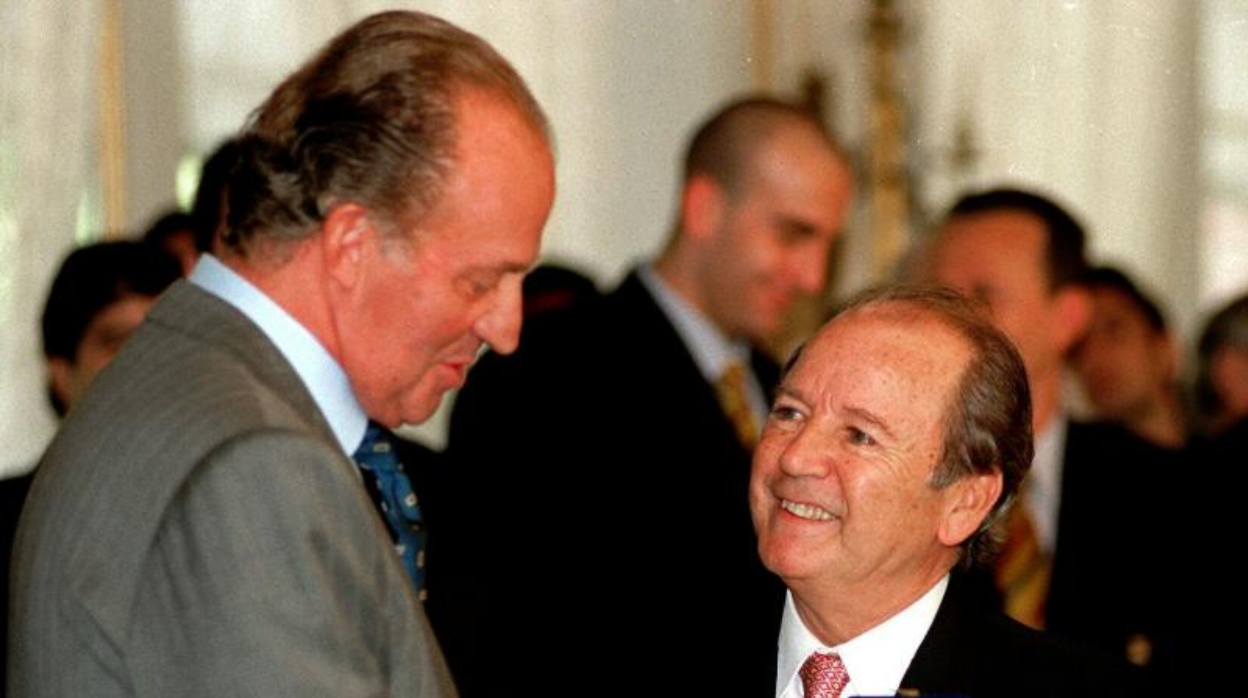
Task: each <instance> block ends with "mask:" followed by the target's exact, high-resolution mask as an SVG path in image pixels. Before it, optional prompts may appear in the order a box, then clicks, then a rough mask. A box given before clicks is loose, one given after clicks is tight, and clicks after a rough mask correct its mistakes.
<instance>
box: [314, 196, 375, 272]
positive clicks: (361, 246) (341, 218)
mask: <svg viewBox="0 0 1248 698" xmlns="http://www.w3.org/2000/svg"><path fill="white" fill-rule="evenodd" d="M375 235H377V231H376V228H375V227H374V224H373V221H372V219H371V218H370V217H369V214H368V210H367V209H365V208H364V207H363V206H360V205H359V204H356V203H350V202H348V203H345V204H339V205H337V206H334V207H333V208H331V209H330V210H329V213H327V214H326V215H325V220H324V221H323V222H322V223H321V235H320V245H321V254H322V256H323V258H324V260H325V268H326V270H327V271H328V273H329V275H330V277H331V278H333V279H334V280H335V281H337V282H338V284H339V285H341V286H343V287H345V288H352V287H354V286H355V284H356V281H357V280H358V279H359V278H360V270H361V269H362V268H363V264H364V256H365V252H366V247H365V246H366V243H367V242H368V241H369V238H370V237H373V236H375Z"/></svg>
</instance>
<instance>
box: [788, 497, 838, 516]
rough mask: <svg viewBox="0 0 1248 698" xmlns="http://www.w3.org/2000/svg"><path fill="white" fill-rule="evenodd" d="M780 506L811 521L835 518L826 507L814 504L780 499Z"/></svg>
mask: <svg viewBox="0 0 1248 698" xmlns="http://www.w3.org/2000/svg"><path fill="white" fill-rule="evenodd" d="M780 507H781V508H782V509H784V510H785V511H787V512H789V513H790V514H792V515H794V516H797V517H800V518H803V519H810V520H812V521H831V520H832V519H834V518H836V517H835V516H833V515H832V513H831V512H829V511H828V510H826V509H821V508H819V507H817V506H815V505H814V504H803V503H801V502H790V501H789V500H787V499H784V500H781V501H780Z"/></svg>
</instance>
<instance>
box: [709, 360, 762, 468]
mask: <svg viewBox="0 0 1248 698" xmlns="http://www.w3.org/2000/svg"><path fill="white" fill-rule="evenodd" d="M746 376H747V374H746V368H745V365H744V364H742V363H741V362H739V361H734V362H732V363H730V364H728V365H727V366H726V367H724V370H723V371H722V372H721V373H720V374H719V381H718V383H717V384H716V386H715V392H716V393H718V395H719V404H720V407H721V408H723V410H724V416H726V417H727V418H728V421H729V422H731V423H732V428H733V429H734V430H735V431H736V432H737V438H738V439H739V440H740V441H741V445H742V446H744V447H745V448H746V449H747V450H753V449H754V446H755V444H756V443H757V442H758V422H757V421H756V420H755V418H754V411H753V409H752V408H751V407H750V399H749V396H748V393H747V391H746V387H745V385H746V380H747V378H746Z"/></svg>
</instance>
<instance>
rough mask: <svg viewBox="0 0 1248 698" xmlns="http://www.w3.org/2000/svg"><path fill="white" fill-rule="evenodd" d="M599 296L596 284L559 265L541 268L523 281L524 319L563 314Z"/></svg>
mask: <svg viewBox="0 0 1248 698" xmlns="http://www.w3.org/2000/svg"><path fill="white" fill-rule="evenodd" d="M599 295H600V293H599V291H598V286H597V284H595V283H594V280H593V279H591V278H589V277H588V276H586V275H585V274H583V273H581V272H579V271H577V270H575V269H572V268H571V267H566V266H562V265H559V264H542V265H540V266H538V267H537V268H536V269H534V270H533V271H531V272H529V275H528V276H526V277H524V318H525V319H526V320H529V319H532V318H534V317H537V316H540V315H546V314H547V313H551V312H556V311H561V310H566V309H568V308H570V307H572V306H574V305H578V304H580V303H583V302H585V301H587V300H591V299H594V298H597V297H598V296H599ZM521 332H523V330H521Z"/></svg>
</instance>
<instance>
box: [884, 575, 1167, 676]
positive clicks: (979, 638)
mask: <svg viewBox="0 0 1248 698" xmlns="http://www.w3.org/2000/svg"><path fill="white" fill-rule="evenodd" d="M1141 679H1142V677H1141V676H1139V675H1137V674H1136V673H1135V670H1134V669H1133V668H1131V667H1129V666H1128V665H1127V664H1126V663H1125V662H1124V661H1123V660H1120V659H1112V658H1110V657H1109V656H1108V655H1104V654H1102V653H1099V652H1096V651H1093V650H1091V649H1088V648H1085V647H1083V646H1080V645H1078V644H1075V643H1073V642H1070V641H1064V640H1061V639H1059V638H1057V637H1055V636H1053V635H1050V634H1046V633H1039V632H1036V631H1034V630H1031V629H1030V628H1027V627H1024V626H1023V625H1020V624H1019V623H1016V622H1014V621H1013V620H1011V619H1009V618H1006V617H1005V616H1004V615H1003V614H1001V613H999V612H985V611H983V610H982V609H979V608H977V607H976V605H975V604H974V603H973V602H972V601H970V600H969V599H968V598H967V597H966V595H965V594H964V593H963V591H962V590H961V589H959V588H958V586H957V585H956V584H951V585H950V588H949V591H948V592H947V593H946V595H945V599H944V601H943V602H942V603H941V606H940V610H939V611H937V613H936V618H935V620H933V621H932V627H931V628H930V629H929V630H928V632H927V636H926V637H924V638H923V642H922V643H921V644H920V645H919V649H918V651H917V652H916V653H915V655H914V659H913V660H911V662H910V667H909V668H908V669H907V670H906V675H905V676H904V677H903V678H902V688H903V689H912V690H917V691H918V692H920V693H923V694H943V695H961V696H967V697H968V698H1083V697H1086V698H1113V697H1115V696H1124V697H1125V696H1139V695H1144V693H1143V689H1144V687H1143V684H1142V683H1141Z"/></svg>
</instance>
